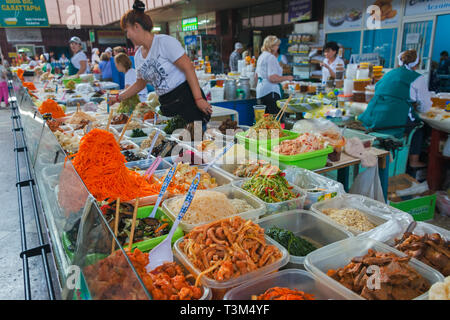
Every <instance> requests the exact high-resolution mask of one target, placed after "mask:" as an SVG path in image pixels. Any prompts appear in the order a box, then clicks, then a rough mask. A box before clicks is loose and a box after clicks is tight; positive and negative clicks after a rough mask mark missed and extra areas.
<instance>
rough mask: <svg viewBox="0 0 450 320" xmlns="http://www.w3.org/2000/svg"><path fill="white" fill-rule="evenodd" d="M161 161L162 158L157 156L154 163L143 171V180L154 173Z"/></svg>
mask: <svg viewBox="0 0 450 320" xmlns="http://www.w3.org/2000/svg"><path fill="white" fill-rule="evenodd" d="M161 161H162V158H161V157H159V156H158V157H157V158H156V159H155V161H153V163H152V164H151V165H150V167H149V168H148V169H147V171H145V173H144V178H146V179H148V178H150V177H151V176H152V175H153V174H154V173H155V171H156V169H157V168H158V166H159V164H160V163H161Z"/></svg>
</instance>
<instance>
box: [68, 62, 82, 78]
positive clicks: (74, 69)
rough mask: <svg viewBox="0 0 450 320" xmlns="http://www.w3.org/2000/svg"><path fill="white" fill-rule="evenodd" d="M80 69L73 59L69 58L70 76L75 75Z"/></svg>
mask: <svg viewBox="0 0 450 320" xmlns="http://www.w3.org/2000/svg"><path fill="white" fill-rule="evenodd" d="M78 71H80V69H77V68H75V67H74V65H73V64H72V61H70V60H69V76H74V75H76V74H77V73H78Z"/></svg>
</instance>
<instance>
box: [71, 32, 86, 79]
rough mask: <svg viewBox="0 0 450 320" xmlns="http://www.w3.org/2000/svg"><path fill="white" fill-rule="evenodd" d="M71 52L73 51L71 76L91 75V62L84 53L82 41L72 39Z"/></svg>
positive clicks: (76, 38)
mask: <svg viewBox="0 0 450 320" xmlns="http://www.w3.org/2000/svg"><path fill="white" fill-rule="evenodd" d="M69 43H70V50H72V53H73V55H72V58H71V59H70V61H69V76H74V75H77V76H78V75H80V74H85V73H89V63H88V62H89V61H88V57H87V56H86V54H85V53H84V52H83V46H82V42H81V39H80V38H78V37H72V38H71V39H70V41H69Z"/></svg>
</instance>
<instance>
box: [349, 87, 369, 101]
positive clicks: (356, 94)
mask: <svg viewBox="0 0 450 320" xmlns="http://www.w3.org/2000/svg"><path fill="white" fill-rule="evenodd" d="M352 100H353V102H363V103H365V102H366V91H355V90H353V96H352Z"/></svg>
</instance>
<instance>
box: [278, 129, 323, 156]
mask: <svg viewBox="0 0 450 320" xmlns="http://www.w3.org/2000/svg"><path fill="white" fill-rule="evenodd" d="M325 147H326V142H325V140H324V139H323V137H321V136H319V135H315V134H311V133H308V132H306V133H304V134H302V135H301V136H299V137H298V138H297V139H293V140H285V141H282V142H281V143H280V144H279V145H277V146H274V147H273V148H272V151H274V152H276V153H278V154H282V155H285V156H293V155H296V154H300V153H306V152H312V151H317V150H321V149H324V148H325Z"/></svg>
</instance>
